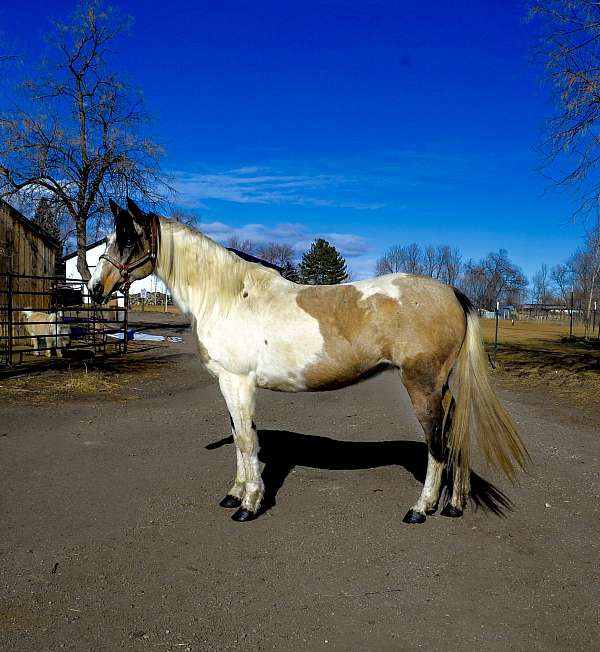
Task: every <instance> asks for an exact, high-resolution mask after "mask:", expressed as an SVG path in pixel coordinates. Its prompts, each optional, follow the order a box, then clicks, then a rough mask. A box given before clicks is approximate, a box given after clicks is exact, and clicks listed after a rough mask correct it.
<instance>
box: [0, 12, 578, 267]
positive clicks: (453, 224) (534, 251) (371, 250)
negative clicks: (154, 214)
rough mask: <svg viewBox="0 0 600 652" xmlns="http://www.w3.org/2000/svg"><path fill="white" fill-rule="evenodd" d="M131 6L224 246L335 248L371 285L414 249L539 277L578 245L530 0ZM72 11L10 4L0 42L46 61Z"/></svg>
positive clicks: (150, 67) (167, 139)
mask: <svg viewBox="0 0 600 652" xmlns="http://www.w3.org/2000/svg"><path fill="white" fill-rule="evenodd" d="M7 4H8V6H7ZM115 4H118V5H119V6H120V7H121V8H123V9H124V10H125V11H126V12H127V13H129V14H131V15H132V16H133V18H134V24H133V27H132V31H131V34H130V35H129V36H128V37H127V38H126V39H125V40H123V41H122V42H121V44H120V45H119V47H118V49H117V50H116V51H115V60H116V61H117V62H118V65H119V68H120V69H121V70H122V71H123V73H124V74H125V75H126V76H127V77H128V79H129V80H130V81H131V82H132V83H133V84H135V85H136V86H138V87H140V88H141V89H142V90H143V93H144V97H145V101H146V106H147V109H148V110H149V111H150V112H151V114H152V115H153V124H152V126H151V131H152V134H153V136H154V138H155V139H156V140H157V141H159V142H161V143H162V144H163V145H164V147H165V149H166V152H167V155H166V157H165V159H164V162H163V165H164V168H165V170H167V171H168V172H169V173H171V174H173V176H174V179H175V185H176V186H177V188H178V190H179V193H178V196H177V199H176V203H178V204H180V205H181V206H183V207H186V208H188V209H191V210H195V211H196V212H197V213H198V214H199V215H200V217H201V228H202V229H204V230H205V231H206V232H207V233H208V234H209V235H212V236H213V237H215V238H217V239H221V240H226V239H227V238H228V237H230V236H231V235H233V234H238V235H241V236H245V237H251V238H252V239H254V240H257V241H259V242H260V241H267V240H273V239H276V240H281V241H286V242H290V243H291V244H293V245H294V246H295V247H296V248H297V249H298V250H301V249H303V248H305V247H307V246H308V244H309V243H310V241H311V240H312V239H313V238H314V237H315V236H324V237H327V238H328V239H330V240H331V241H332V242H333V243H334V244H336V245H337V246H338V247H339V248H340V249H341V250H342V251H343V253H344V254H345V255H346V257H347V260H348V264H349V267H350V268H351V270H352V272H353V274H354V276H355V277H365V276H369V275H371V274H372V273H373V268H374V264H375V260H376V259H377V257H378V256H379V255H380V254H381V253H382V252H383V251H384V250H385V249H386V248H387V247H388V246H390V245H393V244H408V243H410V242H413V241H416V242H419V243H422V244H427V243H432V244H450V245H452V246H456V247H459V248H460V250H461V251H462V252H463V255H464V257H465V258H470V257H474V258H478V257H481V256H483V255H485V254H486V253H488V252H489V251H492V250H498V249H499V248H501V247H502V248H505V249H507V250H508V252H509V255H510V257H511V258H512V259H513V260H514V261H515V262H517V263H518V264H519V265H521V267H522V268H523V269H524V271H525V272H526V274H528V275H531V274H533V273H534V272H535V271H536V269H538V268H539V266H540V265H541V264H542V263H548V264H549V265H553V264H556V263H558V262H562V261H563V260H564V259H565V258H566V257H567V256H568V255H569V254H570V253H571V252H572V251H573V250H574V249H575V248H576V247H577V246H578V245H579V244H580V239H581V235H582V233H583V226H582V225H581V224H573V222H572V220H571V215H572V213H573V211H574V209H575V207H576V204H575V201H574V198H573V197H570V196H568V195H565V194H564V193H561V192H558V191H556V190H552V189H551V188H549V185H548V181H547V180H545V179H544V178H543V177H542V176H541V174H540V173H539V172H538V171H537V168H538V167H539V164H540V161H541V159H540V155H539V153H537V148H538V146H539V144H540V141H541V138H542V134H543V128H544V121H545V119H546V118H547V117H549V116H550V115H551V113H552V107H551V105H550V103H549V101H548V97H547V89H546V88H544V87H543V85H542V84H541V83H540V78H541V73H540V70H539V68H538V67H536V65H534V63H533V62H532V48H533V45H534V29H533V27H532V26H531V25H530V24H527V23H526V22H525V21H524V13H525V12H524V9H523V6H522V3H520V2H510V1H508V0H507V1H505V2H480V1H477V0H473V1H471V2H468V1H465V0H463V1H457V2H453V3H448V2H433V3H415V2H403V1H398V2H392V1H391V0H390V1H388V2H367V1H365V0H363V1H362V2H352V1H350V0H348V1H345V2H308V1H305V2H296V1H293V0H287V1H286V2H281V1H277V2H264V1H260V0H254V1H253V2H242V1H236V2H219V3H217V2H190V1H187V0H180V1H179V2H178V3H176V4H175V5H171V4H170V3H156V4H155V3H149V2H142V1H138V0H134V1H130V2H121V3H120V4H119V3H115ZM72 6H73V5H72V3H70V2H63V1H62V0H56V1H55V2H53V3H50V4H49V3H47V2H38V1H36V0H32V1H30V2H28V3H24V4H21V3H5V4H4V5H3V6H2V7H0V32H2V33H4V36H5V38H7V39H8V45H9V47H10V48H11V49H12V50H13V51H16V52H18V53H19V54H21V55H22V56H23V58H24V61H25V62H29V61H32V60H35V59H36V58H37V57H39V56H40V54H41V52H42V51H43V46H42V44H41V40H42V35H43V33H44V31H45V30H46V29H47V26H48V18H49V16H50V15H52V16H57V17H61V16H64V15H65V14H66V13H68V12H69V11H70V9H71V8H72ZM49 12H51V13H49ZM7 35H8V37H7Z"/></svg>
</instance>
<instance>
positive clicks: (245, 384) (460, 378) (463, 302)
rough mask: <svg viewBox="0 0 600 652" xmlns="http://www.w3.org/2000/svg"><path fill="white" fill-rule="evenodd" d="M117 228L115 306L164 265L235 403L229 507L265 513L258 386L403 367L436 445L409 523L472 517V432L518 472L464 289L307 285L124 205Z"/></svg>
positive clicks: (391, 283)
mask: <svg viewBox="0 0 600 652" xmlns="http://www.w3.org/2000/svg"><path fill="white" fill-rule="evenodd" d="M110 206H111V210H112V213H113V215H114V218H115V230H114V232H113V233H112V234H111V235H110V237H109V238H108V241H107V246H106V252H105V253H104V254H103V256H101V259H100V261H99V263H98V266H97V267H96V269H95V271H94V275H93V277H92V278H91V279H90V281H89V284H88V287H89V290H90V292H91V295H92V297H93V298H94V300H96V301H98V302H102V301H104V300H106V299H107V298H108V296H109V295H110V294H111V293H112V292H114V291H115V290H117V289H119V288H122V287H124V286H127V285H128V284H129V283H130V282H131V281H133V280H136V279H141V278H144V277H145V276H148V275H149V274H151V273H155V274H156V275H157V276H158V277H159V278H161V279H162V280H163V281H164V282H165V284H166V285H167V286H168V287H169V288H170V290H171V292H172V294H173V297H174V298H175V300H176V302H177V304H178V305H179V306H180V308H181V309H182V310H183V311H184V312H186V313H188V314H190V315H191V316H192V317H193V328H194V331H195V337H196V338H197V345H198V352H199V354H200V358H201V360H202V362H203V363H204V365H205V366H206V368H207V369H208V371H209V372H210V373H211V374H213V375H214V376H215V377H216V378H217V380H218V382H219V386H220V389H221V392H222V394H223V397H224V399H225V401H226V403H227V407H228V409H229V414H230V417H231V426H232V432H233V437H234V441H235V446H236V454H237V473H236V476H235V481H234V483H233V486H232V487H231V489H230V491H229V493H228V494H227V495H226V496H225V498H224V499H223V500H222V501H221V503H220V504H221V505H222V506H223V507H229V508H237V511H236V512H235V513H234V515H233V519H234V520H236V521H249V520H252V519H253V518H255V517H256V516H257V514H258V513H259V510H260V506H261V500H262V498H263V493H264V485H263V481H262V478H261V473H260V469H259V462H258V439H257V433H256V425H255V423H254V408H255V395H256V390H257V388H259V387H260V388H266V389H271V390H276V391H284V392H301V391H321V390H331V389H337V388H340V387H346V386H347V385H352V384H353V383H357V382H359V381H360V380H363V379H365V378H367V377H369V376H371V375H373V374H374V373H377V372H379V371H381V370H383V369H385V368H388V367H394V368H396V369H398V370H399V372H400V377H401V379H402V382H403V383H404V385H405V387H406V389H407V390H408V394H409V396H410V399H411V401H412V404H413V406H414V409H415V412H416V415H417V417H418V419H419V421H420V423H421V425H422V427H423V431H424V433H425V439H426V441H427V445H428V463H427V475H426V479H425V483H424V486H423V490H422V493H421V495H420V497H419V499H418V500H417V502H416V504H415V505H414V506H413V507H412V508H411V509H410V510H409V511H408V513H407V514H406V516H405V517H404V521H405V522H406V523H423V522H424V521H425V518H426V514H431V513H433V512H434V511H435V510H436V509H437V506H438V500H439V496H440V489H441V484H442V478H443V470H444V468H445V467H447V471H448V476H449V478H450V481H449V484H450V486H451V490H450V494H451V495H450V499H449V501H448V502H447V503H446V505H445V507H444V509H443V511H442V514H444V515H445V516H461V515H462V512H463V508H464V505H465V501H466V498H467V496H468V495H469V491H470V469H471V466H470V439H471V433H472V432H473V431H474V432H475V433H476V437H477V441H478V444H479V446H480V448H481V449H482V451H483V453H484V454H485V456H486V458H487V459H488V460H489V461H490V462H491V463H493V464H494V465H495V466H497V467H498V468H500V469H501V470H503V471H504V472H505V474H506V475H507V476H508V477H509V478H511V479H512V478H513V477H514V474H515V471H516V469H517V467H523V466H524V463H525V461H526V458H527V452H526V450H525V447H524V445H523V443H522V442H521V440H520V439H519V436H518V434H517V431H516V428H515V425H514V423H513V421H512V420H511V418H510V417H509V415H508V414H507V412H506V411H505V410H504V408H503V407H502V406H501V405H500V403H499V402H498V399H497V398H496V396H495V394H494V392H493V390H492V388H491V386H490V383H489V380H488V377H487V372H486V358H485V354H484V351H483V347H482V343H481V337H480V333H479V323H478V317H477V313H476V311H475V310H474V308H473V306H472V305H471V303H470V302H469V300H468V299H467V298H466V297H465V296H464V295H463V294H461V293H460V292H459V291H458V290H455V289H453V288H452V287H450V286H448V285H444V284H443V283H440V282H438V281H436V280H434V279H431V278H424V277H420V276H413V275H410V274H388V275H385V276H380V277H377V278H374V279H369V280H365V281H357V282H354V283H346V284H342V285H333V286H331V285H322V286H312V285H298V284H296V283H292V282H291V281H288V280H286V279H285V278H283V277H282V276H281V275H280V274H279V273H278V272H277V271H275V270H273V269H269V268H266V267H264V266H262V265H260V264H256V263H252V262H248V261H246V260H243V259H242V258H240V257H239V256H237V255H235V254H234V253H232V252H230V251H228V250H227V249H225V248H224V247H221V246H220V245H219V244H217V243H216V242H213V241H212V240H211V239H209V238H207V237H206V236H205V235H203V234H202V233H199V232H198V231H196V230H194V229H192V228H190V227H188V226H184V225H182V224H180V223H178V222H175V221H172V220H168V219H166V218H164V217H159V216H157V215H155V214H153V213H144V212H143V211H142V210H140V208H139V207H138V206H137V205H136V204H135V203H134V202H133V201H131V200H128V203H127V209H126V210H124V209H121V208H120V207H119V206H118V205H117V204H115V203H114V202H112V201H111V202H110Z"/></svg>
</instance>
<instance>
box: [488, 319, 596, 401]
mask: <svg viewBox="0 0 600 652" xmlns="http://www.w3.org/2000/svg"><path fill="white" fill-rule="evenodd" d="M481 328H482V333H483V337H484V340H485V343H486V348H487V350H488V353H489V354H490V356H493V349H494V329H495V322H494V320H493V319H483V320H481ZM583 333H584V330H583V326H581V325H579V324H577V325H575V326H574V328H573V334H574V338H573V339H572V340H569V324H568V323H562V324H561V323H557V322H547V321H515V322H514V324H513V323H511V321H510V320H501V321H500V324H499V337H498V358H497V368H496V370H495V371H494V372H493V374H494V377H495V378H496V380H497V381H498V382H499V383H500V384H501V385H503V386H505V387H508V388H515V389H523V390H535V391H539V390H540V389H543V390H545V391H548V392H549V393H550V396H551V397H553V398H556V399H562V400H564V401H567V402H569V403H570V404H572V405H574V406H579V407H585V408H589V409H590V410H592V411H594V412H598V411H600V407H599V405H598V395H599V392H600V342H599V341H598V340H597V339H596V338H593V339H591V340H590V341H587V342H586V341H585V340H584V339H583Z"/></svg>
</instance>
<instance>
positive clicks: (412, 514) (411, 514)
mask: <svg viewBox="0 0 600 652" xmlns="http://www.w3.org/2000/svg"><path fill="white" fill-rule="evenodd" d="M425 520H426V519H425V514H421V512H416V511H415V510H414V509H409V510H408V512H406V516H405V517H404V518H403V519H402V521H403V522H404V523H410V524H411V525H415V524H417V523H425Z"/></svg>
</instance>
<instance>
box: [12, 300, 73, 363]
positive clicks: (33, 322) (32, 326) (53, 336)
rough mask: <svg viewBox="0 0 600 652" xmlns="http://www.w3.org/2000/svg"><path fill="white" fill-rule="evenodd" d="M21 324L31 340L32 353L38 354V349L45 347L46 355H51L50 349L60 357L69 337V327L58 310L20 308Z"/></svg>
mask: <svg viewBox="0 0 600 652" xmlns="http://www.w3.org/2000/svg"><path fill="white" fill-rule="evenodd" d="M21 315H22V320H21V322H22V323H21V326H22V328H23V330H24V331H25V334H26V335H29V336H30V337H31V341H32V342H33V353H34V355H40V349H45V350H44V353H45V355H46V356H48V357H51V355H52V349H54V350H55V351H56V355H57V356H58V357H59V358H62V351H63V349H65V348H66V347H67V346H68V344H69V341H70V339H71V327H70V326H69V325H68V324H65V323H64V322H63V314H62V312H61V311H60V310H59V311H58V312H50V313H47V312H38V311H35V310H22V311H21Z"/></svg>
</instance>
